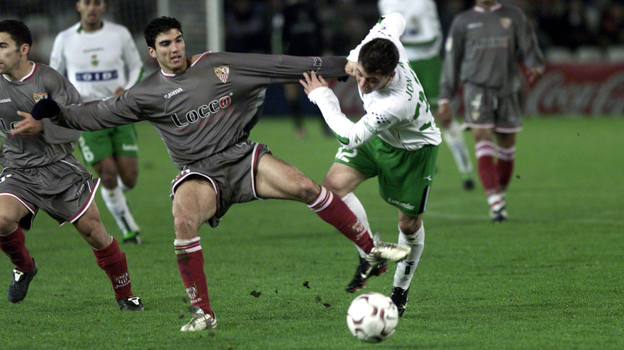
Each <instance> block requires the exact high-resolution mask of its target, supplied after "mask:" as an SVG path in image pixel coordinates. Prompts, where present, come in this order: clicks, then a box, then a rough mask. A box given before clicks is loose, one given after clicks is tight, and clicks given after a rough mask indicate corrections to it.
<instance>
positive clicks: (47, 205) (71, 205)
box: [0, 155, 99, 230]
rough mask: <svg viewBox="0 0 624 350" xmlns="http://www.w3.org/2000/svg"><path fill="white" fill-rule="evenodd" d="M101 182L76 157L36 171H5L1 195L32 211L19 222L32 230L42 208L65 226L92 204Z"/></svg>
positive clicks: (18, 169) (0, 188)
mask: <svg viewBox="0 0 624 350" xmlns="http://www.w3.org/2000/svg"><path fill="white" fill-rule="evenodd" d="M98 185H99V179H94V178H93V176H92V175H91V174H90V173H89V172H88V171H87V170H86V169H85V168H84V166H82V164H80V163H79V162H78V161H77V160H76V158H74V156H73V155H68V156H67V157H66V158H65V159H63V160H60V161H58V162H55V163H52V164H48V165H45V166H41V167H34V168H24V169H20V168H4V169H3V170H2V174H0V196H11V197H14V198H15V199H17V200H18V201H20V202H21V203H22V204H23V205H24V206H25V207H26V209H28V211H29V212H30V213H29V214H28V215H26V216H25V217H23V218H22V219H21V220H20V225H21V226H22V228H24V229H26V230H29V229H30V228H31V226H32V221H33V220H34V218H35V216H36V215H37V211H38V210H39V209H41V210H43V211H44V212H46V213H47V214H48V215H50V216H51V217H52V218H54V219H55V220H56V221H58V222H59V224H61V225H62V224H63V223H65V222H70V223H74V222H75V221H76V220H78V219H79V218H80V217H81V216H82V214H84V213H85V211H86V210H87V208H89V205H90V204H91V202H92V201H93V195H94V194H95V192H96V190H97V187H98Z"/></svg>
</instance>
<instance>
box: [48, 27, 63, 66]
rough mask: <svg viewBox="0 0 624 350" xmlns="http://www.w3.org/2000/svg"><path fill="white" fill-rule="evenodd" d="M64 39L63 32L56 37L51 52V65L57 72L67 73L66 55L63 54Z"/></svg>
mask: <svg viewBox="0 0 624 350" xmlns="http://www.w3.org/2000/svg"><path fill="white" fill-rule="evenodd" d="M63 46H64V39H63V33H60V34H59V35H57V36H56V38H55V39H54V45H52V52H51V53H50V67H52V68H54V70H56V71H57V72H59V73H61V74H63V75H64V74H65V57H64V55H63Z"/></svg>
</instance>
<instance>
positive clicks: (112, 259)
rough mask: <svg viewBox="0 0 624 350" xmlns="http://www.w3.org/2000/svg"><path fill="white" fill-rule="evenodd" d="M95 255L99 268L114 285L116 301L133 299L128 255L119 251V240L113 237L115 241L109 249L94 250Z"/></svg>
mask: <svg viewBox="0 0 624 350" xmlns="http://www.w3.org/2000/svg"><path fill="white" fill-rule="evenodd" d="M93 254H95V258H96V260H97V264H98V266H99V267H100V268H101V269H102V270H104V272H106V274H107V275H108V278H109V279H110V281H111V283H112V284H113V290H114V291H115V299H118V300H119V299H121V298H127V297H131V296H132V288H131V285H132V284H131V283H130V275H129V274H128V263H127V261H126V254H125V253H124V252H122V251H121V249H119V243H117V240H116V239H115V238H114V237H113V241H112V242H111V244H109V245H108V247H106V248H103V249H93Z"/></svg>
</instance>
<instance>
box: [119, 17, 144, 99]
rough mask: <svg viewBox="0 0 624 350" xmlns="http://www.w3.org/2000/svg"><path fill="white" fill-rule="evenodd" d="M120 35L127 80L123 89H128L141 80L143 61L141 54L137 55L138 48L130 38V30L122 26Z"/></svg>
mask: <svg viewBox="0 0 624 350" xmlns="http://www.w3.org/2000/svg"><path fill="white" fill-rule="evenodd" d="M122 37H123V43H122V54H123V61H124V62H125V64H126V67H127V68H128V82H127V84H126V86H124V89H125V90H128V89H129V88H131V87H133V86H134V85H135V84H136V83H138V82H139V81H141V78H142V77H143V72H144V70H143V63H142V62H141V55H139V50H137V47H136V44H135V42H134V39H132V35H130V32H129V31H128V30H127V29H125V28H123V31H122Z"/></svg>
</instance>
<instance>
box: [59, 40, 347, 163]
mask: <svg viewBox="0 0 624 350" xmlns="http://www.w3.org/2000/svg"><path fill="white" fill-rule="evenodd" d="M346 62H347V61H346V59H345V58H343V57H295V56H285V55H263V54H239V53H228V52H219V53H209V52H207V53H204V54H203V55H201V56H200V57H199V58H198V59H196V60H195V61H194V62H193V63H192V64H191V66H189V68H188V69H187V70H186V71H184V72H182V73H180V74H176V75H173V76H166V75H164V74H163V73H162V71H158V72H154V73H153V74H152V75H150V76H149V77H147V78H145V79H143V80H142V81H141V82H139V83H138V84H137V85H135V86H133V87H132V88H131V89H129V90H127V91H126V92H125V93H124V94H122V95H119V96H115V97H111V98H109V99H106V100H102V101H92V102H87V103H85V104H83V105H79V106H68V107H65V108H61V110H62V111H61V114H60V115H59V116H57V117H56V118H54V121H55V122H56V123H59V124H61V125H67V126H69V127H71V128H76V129H80V130H98V129H105V128H110V127H113V126H117V125H122V124H128V123H133V122H137V121H141V120H147V121H149V122H150V123H152V125H154V127H155V128H156V130H157V131H158V133H159V134H160V136H161V138H162V140H163V141H164V142H165V144H166V146H167V149H168V151H169V156H170V157H171V159H172V160H173V162H174V163H175V165H176V166H177V167H178V168H179V169H182V167H183V166H184V165H188V164H191V163H194V162H196V161H198V160H201V159H204V158H206V157H209V156H211V155H212V154H215V153H219V152H221V151H223V150H225V149H227V148H228V147H231V146H233V145H235V144H237V143H239V142H241V141H244V140H246V139H247V137H248V136H249V131H250V130H251V128H252V127H253V126H254V124H255V123H256V121H257V118H258V117H259V115H260V112H261V109H262V104H263V102H264V93H265V91H266V87H267V86H268V85H269V84H282V83H298V82H299V80H300V79H303V72H308V71H311V70H315V71H316V72H318V73H319V74H321V75H322V76H324V77H326V78H331V77H338V76H344V75H345V72H344V67H345V64H346Z"/></svg>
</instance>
